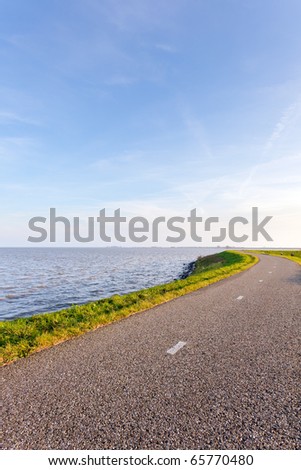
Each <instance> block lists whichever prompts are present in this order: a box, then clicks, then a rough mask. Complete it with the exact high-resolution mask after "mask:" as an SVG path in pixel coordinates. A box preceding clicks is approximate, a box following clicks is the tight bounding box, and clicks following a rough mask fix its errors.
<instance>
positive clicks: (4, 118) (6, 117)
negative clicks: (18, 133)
mask: <svg viewBox="0 0 301 470" xmlns="http://www.w3.org/2000/svg"><path fill="white" fill-rule="evenodd" d="M0 123H4V124H9V123H21V124H28V125H31V126H40V125H41V123H40V122H39V121H37V120H34V119H31V118H28V117H25V116H22V115H19V114H17V113H14V112H10V111H1V110H0Z"/></svg>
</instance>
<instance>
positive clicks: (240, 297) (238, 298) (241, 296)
mask: <svg viewBox="0 0 301 470" xmlns="http://www.w3.org/2000/svg"><path fill="white" fill-rule="evenodd" d="M243 298H244V296H243V295H239V296H238V297H237V298H236V300H241V299H243Z"/></svg>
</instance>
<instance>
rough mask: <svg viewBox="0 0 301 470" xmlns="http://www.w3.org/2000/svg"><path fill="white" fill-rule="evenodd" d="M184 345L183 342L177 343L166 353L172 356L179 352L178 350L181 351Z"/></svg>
mask: <svg viewBox="0 0 301 470" xmlns="http://www.w3.org/2000/svg"><path fill="white" fill-rule="evenodd" d="M185 344H186V343H184V341H179V342H178V343H177V344H176V345H175V346H173V347H172V348H170V349H168V350H167V351H166V352H167V354H171V355H172V356H173V355H174V354H176V352H178V351H179V349H182V348H183V346H185Z"/></svg>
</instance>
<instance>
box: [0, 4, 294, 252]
mask: <svg viewBox="0 0 301 470" xmlns="http://www.w3.org/2000/svg"><path fill="white" fill-rule="evenodd" d="M300 18H301V3H300V1H299V0H287V1H280V0H265V1H264V2H262V1H259V0H165V1H164V0H161V1H160V2H159V1H158V2H157V1H153V0H152V1H151V0H124V1H121V0H118V1H116V0H64V1H62V0H60V1H58V0H51V1H50V0H44V1H40V0H27V1H26V2H24V1H23V0H22V1H21V0H14V1H13V2H12V1H8V0H0V201H1V209H0V211H1V233H0V246H18V245H20V246H23V245H26V240H27V237H28V235H29V231H28V227H27V222H28V220H29V219H30V218H31V217H34V216H37V215H42V216H45V217H47V214H48V213H49V208H50V207H56V208H57V211H58V212H59V213H60V214H61V215H65V216H68V217H74V216H80V217H81V218H82V220H83V225H85V220H86V217H87V216H97V212H98V210H99V209H102V208H103V207H106V208H108V211H109V210H110V209H111V210H113V209H115V208H118V207H120V208H121V210H122V211H123V212H124V213H125V214H127V215H129V216H130V215H144V216H147V217H149V218H152V217H155V216H157V215H162V214H164V215H166V216H169V215H184V216H185V215H188V211H189V210H190V209H193V208H197V209H198V212H199V214H200V215H202V216H203V217H209V216H220V217H223V218H224V219H225V220H227V219H228V218H229V217H232V216H234V215H241V216H247V217H248V215H249V214H250V210H251V207H252V206H258V207H259V209H260V213H261V214H262V215H272V216H273V221H272V222H271V232H272V236H273V238H274V245H277V246H298V244H300V234H301V202H300V201H301V132H300V129H301V73H300V72H301V60H300V57H301V30H300ZM186 244H189V243H186Z"/></svg>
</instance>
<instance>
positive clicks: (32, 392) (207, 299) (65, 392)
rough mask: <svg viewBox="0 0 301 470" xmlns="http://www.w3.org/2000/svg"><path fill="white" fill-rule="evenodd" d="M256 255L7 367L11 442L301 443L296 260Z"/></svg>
mask: <svg viewBox="0 0 301 470" xmlns="http://www.w3.org/2000/svg"><path fill="white" fill-rule="evenodd" d="M260 260H261V261H260V263H258V264H257V265H255V266H254V267H253V268H251V269H250V270H249V271H246V272H244V273H243V274H239V275H236V276H233V277H232V278H230V279H227V280H224V281H221V282H219V283H217V284H214V285H212V286H209V287H207V288H204V289H201V290H198V291H195V292H194V293H191V294H188V295H186V296H184V297H181V298H178V299H175V300H173V301H171V302H168V303H166V304H164V305H161V306H158V307H155V308H153V309H151V310H149V311H147V312H144V313H141V314H137V315H134V316H132V317H130V318H128V319H126V320H123V321H120V322H118V323H115V324H112V325H109V326H107V327H104V328H100V329H98V330H96V331H94V332H91V333H88V334H85V335H83V336H82V337H79V338H76V339H73V340H71V341H67V342H65V343H62V344H60V345H58V346H56V347H54V348H51V349H49V350H45V351H42V352H41V353H38V354H35V355H33V356H31V357H29V358H27V359H22V360H19V361H18V362H16V363H14V364H11V365H9V366H7V367H4V368H2V370H1V375H2V377H3V384H4V387H3V388H4V390H3V395H4V410H3V421H4V439H3V442H4V448H6V449H239V450H240V449H297V448H300V447H301V446H300V444H301V443H300V432H299V425H300V366H299V364H300V345H299V344H298V341H300V329H301V326H300V324H301V269H300V267H299V266H298V265H297V264H295V263H293V262H291V261H288V260H285V259H280V258H276V257H268V256H260ZM298 347H299V349H298Z"/></svg>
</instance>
